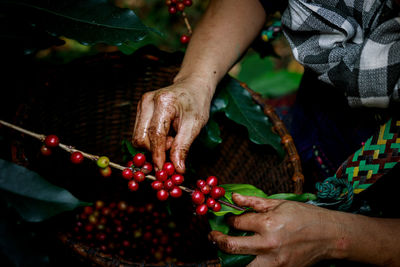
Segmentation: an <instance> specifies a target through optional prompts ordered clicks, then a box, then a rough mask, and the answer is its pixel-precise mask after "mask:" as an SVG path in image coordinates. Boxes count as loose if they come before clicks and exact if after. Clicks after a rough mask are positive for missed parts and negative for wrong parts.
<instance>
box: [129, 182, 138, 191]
mask: <svg viewBox="0 0 400 267" xmlns="http://www.w3.org/2000/svg"><path fill="white" fill-rule="evenodd" d="M128 188H129V190H131V191H137V190H138V189H139V184H138V182H136V181H135V180H130V181H129V182H128Z"/></svg>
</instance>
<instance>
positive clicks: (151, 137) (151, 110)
mask: <svg viewBox="0 0 400 267" xmlns="http://www.w3.org/2000/svg"><path fill="white" fill-rule="evenodd" d="M204 87H205V85H204V84H202V83H201V81H199V80H196V81H194V80H182V81H178V82H175V83H174V84H173V85H171V86H169V87H165V88H162V89H159V90H156V91H152V92H148V93H146V94H144V95H143V97H142V99H141V101H140V102H139V104H138V107H137V114H136V122H135V128H134V132H133V145H134V146H137V147H143V148H146V149H147V150H149V151H151V153H152V156H153V163H154V164H155V166H156V168H158V169H161V168H162V165H163V164H164V162H165V158H166V155H165V153H166V151H167V150H169V149H171V151H170V160H171V161H172V163H173V164H174V165H175V168H176V170H177V171H178V172H180V173H184V172H185V159H186V156H187V153H188V151H189V148H190V146H191V144H192V142H193V141H194V139H195V138H196V137H197V135H198V134H199V133H200V130H201V128H202V127H203V126H204V125H205V124H206V123H207V120H208V116H209V110H210V103H211V98H212V95H210V94H209V92H210V91H211V90H209V88H204ZM171 126H172V127H171ZM171 129H174V130H175V133H176V135H175V136H173V134H171V131H170V130H171Z"/></svg>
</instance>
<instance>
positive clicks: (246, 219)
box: [227, 212, 263, 232]
mask: <svg viewBox="0 0 400 267" xmlns="http://www.w3.org/2000/svg"><path fill="white" fill-rule="evenodd" d="M227 220H228V223H229V224H230V225H231V226H233V227H234V228H236V229H239V230H243V231H251V232H259V230H260V229H262V227H263V225H262V223H261V222H262V220H261V219H260V214H258V213H254V212H249V213H245V214H242V215H239V216H231V217H229V218H228V219H227Z"/></svg>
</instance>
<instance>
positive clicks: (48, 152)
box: [40, 145, 52, 156]
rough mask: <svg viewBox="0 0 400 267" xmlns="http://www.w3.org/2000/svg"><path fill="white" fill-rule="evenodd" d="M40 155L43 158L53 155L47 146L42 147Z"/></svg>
mask: <svg viewBox="0 0 400 267" xmlns="http://www.w3.org/2000/svg"><path fill="white" fill-rule="evenodd" d="M40 153H42V155H43V156H50V155H51V154H52V151H51V148H49V147H47V146H46V145H42V146H41V148H40Z"/></svg>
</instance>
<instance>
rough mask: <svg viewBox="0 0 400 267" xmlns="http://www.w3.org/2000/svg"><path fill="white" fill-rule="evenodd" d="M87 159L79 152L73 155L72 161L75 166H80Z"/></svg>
mask: <svg viewBox="0 0 400 267" xmlns="http://www.w3.org/2000/svg"><path fill="white" fill-rule="evenodd" d="M84 159H85V157H84V156H83V154H82V153H81V152H79V151H75V152H73V153H72V154H71V157H70V160H71V162H72V163H74V164H80V163H82V161H83V160H84Z"/></svg>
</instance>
